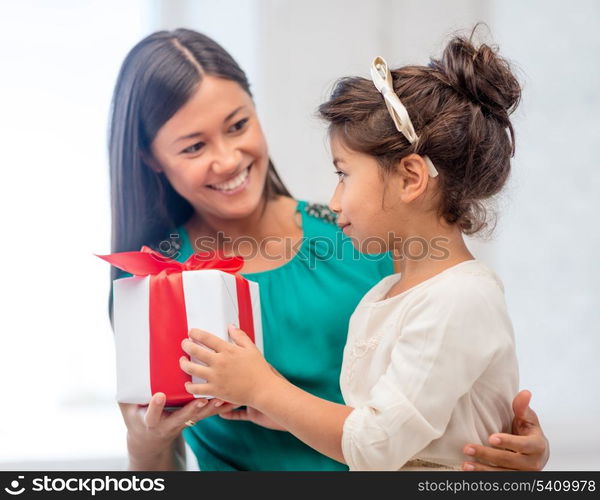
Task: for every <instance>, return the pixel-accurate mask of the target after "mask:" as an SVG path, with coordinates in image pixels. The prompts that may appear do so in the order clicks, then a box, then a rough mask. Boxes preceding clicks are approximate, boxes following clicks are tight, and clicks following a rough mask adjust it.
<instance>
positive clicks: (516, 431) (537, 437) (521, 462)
mask: <svg viewBox="0 0 600 500" xmlns="http://www.w3.org/2000/svg"><path fill="white" fill-rule="evenodd" d="M530 401H531V393H530V392H529V391H521V392H519V394H517V395H516V396H515V399H514V400H513V410H514V412H515V418H514V419H513V425H512V432H513V433H512V434H492V435H490V437H489V442H490V444H491V445H493V447H489V446H482V445H478V444H468V445H466V446H465V448H464V449H463V453H465V454H466V455H471V456H472V457H473V458H474V459H476V460H482V461H485V462H489V463H490V464H492V465H484V464H482V463H478V462H464V463H463V470H486V471H495V470H509V469H516V470H542V469H543V468H544V466H545V465H546V463H547V462H548V457H549V455H550V445H549V443H548V440H547V439H546V436H544V432H543V431H542V428H541V426H540V422H539V420H538V418H537V415H536V414H535V412H534V411H533V410H532V409H531V408H529V402H530Z"/></svg>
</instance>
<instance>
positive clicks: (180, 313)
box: [97, 246, 254, 406]
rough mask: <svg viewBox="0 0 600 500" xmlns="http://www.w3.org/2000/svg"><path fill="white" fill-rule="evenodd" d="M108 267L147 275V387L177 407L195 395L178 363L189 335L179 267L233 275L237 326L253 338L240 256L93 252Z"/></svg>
mask: <svg viewBox="0 0 600 500" xmlns="http://www.w3.org/2000/svg"><path fill="white" fill-rule="evenodd" d="M97 257H100V258H101V259H104V260H105V261H107V262H110V263H111V264H112V265H113V266H115V267H118V268H119V269H122V270H123V271H126V272H128V273H131V274H133V275H135V276H150V304H149V311H150V318H149V319H150V387H151V391H152V394H156V393H157V392H164V393H165V394H166V395H167V401H166V406H181V405H183V404H185V403H187V402H189V401H192V400H193V399H194V396H193V395H192V394H190V393H188V392H187V391H186V390H185V383H186V382H188V381H191V379H192V377H191V376H190V375H188V374H187V373H185V372H184V371H183V370H181V369H180V368H179V358H180V357H181V356H182V355H184V354H185V352H184V351H183V350H182V349H181V342H182V341H183V339H186V338H188V327H187V316H186V311H185V299H184V292H183V277H182V275H181V273H182V272H183V271H198V270H202V269H216V270H219V271H223V272H226V273H230V274H233V275H234V276H235V283H236V290H237V301H238V315H239V321H240V325H239V326H240V329H242V330H244V332H246V333H247V334H248V336H249V337H250V338H251V339H252V341H254V318H253V315H252V303H251V300H250V287H249V285H248V281H247V280H246V279H244V278H243V277H242V276H240V275H239V274H237V273H238V271H239V270H240V269H241V268H242V266H243V265H244V259H243V257H225V256H223V255H221V254H219V253H212V252H201V253H195V254H193V255H192V256H191V257H190V258H189V259H187V260H186V261H185V262H183V263H182V262H178V261H176V260H173V259H169V258H168V257H165V256H164V255H162V254H160V253H158V252H156V251H154V250H152V249H151V248H149V247H147V246H143V247H142V249H141V251H140V252H120V253H113V254H110V255H97Z"/></svg>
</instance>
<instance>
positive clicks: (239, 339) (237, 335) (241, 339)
mask: <svg viewBox="0 0 600 500" xmlns="http://www.w3.org/2000/svg"><path fill="white" fill-rule="evenodd" d="M228 333H229V336H230V337H231V340H233V341H234V342H235V343H236V344H237V345H239V346H241V347H254V342H252V340H250V337H248V334H247V333H246V332H245V331H244V330H240V329H239V328H238V327H237V326H235V325H229V328H228Z"/></svg>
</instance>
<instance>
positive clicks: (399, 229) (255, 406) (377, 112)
mask: <svg viewBox="0 0 600 500" xmlns="http://www.w3.org/2000/svg"><path fill="white" fill-rule="evenodd" d="M371 75H372V80H367V79H364V78H358V77H354V78H345V79H342V80H341V81H340V82H339V83H338V85H337V87H336V88H335V90H334V92H333V95H332V97H331V99H330V100H329V101H328V102H326V103H324V104H323V105H322V106H321V107H320V113H321V115H322V116H323V117H324V118H325V119H326V120H327V121H328V122H329V123H330V138H331V147H332V153H333V163H334V165H335V166H336V168H337V171H336V173H337V175H338V176H339V178H340V180H339V184H338V186H337V188H336V191H335V193H334V196H333V198H332V200H331V202H330V208H331V209H332V210H333V211H334V212H335V213H336V214H337V215H338V218H337V223H338V225H339V226H340V227H341V228H342V230H343V232H344V233H345V234H346V235H347V236H350V237H351V238H352V240H353V243H354V244H355V246H357V247H359V248H361V249H362V250H366V251H368V248H369V247H370V245H371V244H372V243H373V242H377V243H379V244H378V245H376V246H377V252H381V251H382V250H386V251H391V250H395V251H396V252H398V253H399V254H400V255H401V257H402V260H401V266H400V273H398V274H394V275H391V276H388V277H386V278H384V279H383V280H381V281H380V282H379V283H378V284H377V285H375V286H374V287H373V288H372V289H371V290H370V291H369V292H368V293H367V294H366V295H365V296H364V297H363V299H362V301H361V302H360V303H359V305H358V307H357V308H356V310H355V312H354V314H353V315H352V317H351V321H350V326H349V332H348V337H347V342H346V346H345V349H344V355H343V365H342V370H341V377H340V386H341V390H342V395H343V397H344V401H345V403H346V404H345V405H342V404H338V403H335V402H330V401H326V400H324V399H321V398H318V397H316V396H314V395H312V394H309V393H308V392H305V391H303V390H301V389H299V388H298V387H296V386H294V385H292V384H291V383H289V382H288V381H287V380H286V379H285V378H283V377H282V376H279V375H278V374H277V373H276V372H275V371H274V370H273V369H272V368H271V366H270V365H269V364H268V363H267V362H266V361H265V360H264V358H263V357H262V355H261V354H260V352H259V351H258V350H257V349H256V348H255V347H254V345H253V344H252V342H251V341H250V340H249V339H248V337H247V336H246V335H245V333H244V332H242V331H241V330H238V329H235V328H234V327H232V328H230V335H231V338H232V340H233V341H234V343H228V342H225V341H222V340H220V339H218V338H217V337H215V336H213V335H211V334H210V333H207V332H202V331H199V330H192V331H191V332H190V339H186V340H185V341H184V342H183V344H182V348H183V350H184V351H185V352H186V353H187V354H189V355H190V356H193V357H195V358H197V359H199V360H200V361H201V362H203V363H204V364H205V366H203V365H200V364H195V363H191V362H190V361H189V359H188V358H187V357H185V356H184V357H182V358H181V367H182V369H183V370H184V371H186V372H187V373H189V374H193V375H196V376H198V377H201V378H203V379H205V380H206V383H204V384H188V385H187V390H188V391H189V392H190V393H193V394H211V395H214V396H216V397H218V398H221V399H224V400H227V401H229V402H232V403H234V404H238V405H247V406H248V407H249V408H251V409H252V410H251V411H252V412H254V413H255V414H256V413H258V412H259V413H262V414H263V416H264V417H265V418H267V419H269V418H270V419H271V420H272V421H273V422H275V423H276V424H279V425H280V426H281V427H283V428H284V429H286V430H288V431H289V432H291V433H292V434H294V435H295V436H296V437H298V438H299V439H300V440H302V441H304V442H305V443H307V444H308V445H309V446H311V447H313V448H315V449H316V450H318V451H320V452H321V453H323V454H325V455H327V456H329V457H331V458H333V459H335V460H337V461H339V462H343V463H346V464H347V465H348V466H349V467H350V469H351V470H398V469H413V470H414V469H415V468H423V467H425V468H439V469H448V468H450V469H459V468H460V465H461V463H462V462H463V460H464V457H463V455H462V453H461V450H462V449H461V443H464V442H472V443H485V442H486V441H487V436H488V435H489V434H490V433H492V432H506V431H508V430H509V429H510V423H511V419H512V413H511V400H512V398H513V397H514V395H515V394H516V393H517V388H518V367H517V359H516V355H515V345H514V338H513V331H512V326H511V322H510V319H509V317H508V314H507V310H506V305H505V301H504V295H503V288H502V284H501V282H500V280H499V279H498V277H497V276H496V275H495V274H494V272H493V271H492V270H490V269H489V268H488V267H487V266H485V265H484V264H483V263H481V262H479V261H478V260H476V259H475V258H474V257H473V256H472V255H471V253H470V252H469V250H468V248H467V246H466V245H465V243H464V240H463V234H473V233H476V232H477V231H479V230H481V229H482V228H483V227H484V226H485V225H486V213H485V209H484V206H483V204H482V202H483V201H484V200H486V199H488V198H490V197H492V196H494V195H496V194H497V193H498V192H499V191H500V190H501V189H502V187H503V186H504V184H505V182H506V180H507V178H508V175H509V171H510V158H511V156H512V155H513V154H514V136H513V129H512V126H511V123H510V121H509V115H510V113H511V112H512V111H513V110H514V109H515V107H516V105H517V103H518V101H519V98H520V87H519V84H518V82H517V80H516V79H515V77H514V76H513V75H512V73H511V72H510V69H509V67H508V64H507V63H506V62H505V61H504V60H503V59H502V58H500V57H499V56H498V55H497V54H496V53H495V52H494V51H493V50H492V49H491V48H490V47H488V46H487V45H481V46H480V47H478V48H476V47H475V46H474V45H473V44H472V43H471V42H470V41H469V40H466V39H463V38H455V39H453V40H452V41H451V42H450V43H449V44H448V46H447V47H446V49H445V50H444V53H443V56H442V58H441V59H440V60H433V61H432V62H431V63H430V64H429V65H428V66H427V67H422V66H408V67H403V68H401V69H398V70H395V71H393V74H391V73H390V72H389V70H388V68H387V65H386V63H385V61H383V60H382V59H381V58H377V59H375V61H374V63H373V67H372V70H371ZM507 131H508V133H507ZM382 245H383V248H382ZM340 293H341V290H340ZM330 301H331V303H332V304H335V301H336V297H335V295H333V296H331V297H330ZM264 321H266V322H268V321H269V318H268V317H266V318H264ZM313 321H314V318H311V317H310V316H307V317H306V322H307V323H309V324H310V323H311V322H313ZM198 343H200V344H202V345H198ZM207 348H208V349H207ZM318 354H319V353H317V352H315V355H318ZM241 415H242V417H241V418H245V417H243V415H247V411H246V413H242V414H241Z"/></svg>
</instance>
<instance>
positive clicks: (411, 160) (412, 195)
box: [398, 154, 429, 203]
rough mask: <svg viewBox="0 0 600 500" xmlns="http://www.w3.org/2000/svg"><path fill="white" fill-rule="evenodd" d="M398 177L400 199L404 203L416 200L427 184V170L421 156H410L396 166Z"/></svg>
mask: <svg viewBox="0 0 600 500" xmlns="http://www.w3.org/2000/svg"><path fill="white" fill-rule="evenodd" d="M398 174H399V175H400V197H401V199H402V201H403V202H404V203H410V202H411V201H413V200H415V199H417V198H418V197H419V196H421V195H422V194H423V193H424V192H425V191H426V190H427V185H428V183H429V170H428V169H427V163H425V160H424V159H423V157H422V156H420V155H418V154H410V155H408V156H405V157H404V158H402V159H401V160H400V163H399V164H398Z"/></svg>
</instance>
